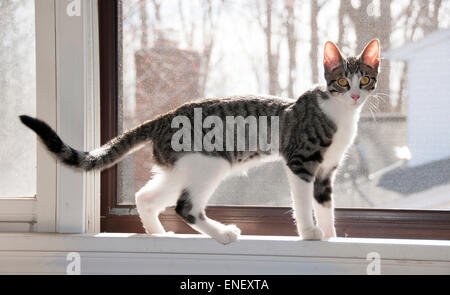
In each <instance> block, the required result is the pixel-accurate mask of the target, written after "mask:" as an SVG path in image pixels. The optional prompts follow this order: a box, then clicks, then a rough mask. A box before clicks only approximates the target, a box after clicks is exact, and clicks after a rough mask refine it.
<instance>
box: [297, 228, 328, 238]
mask: <svg viewBox="0 0 450 295" xmlns="http://www.w3.org/2000/svg"><path fill="white" fill-rule="evenodd" d="M301 235H302V239H303V240H322V239H323V232H322V230H321V229H320V228H319V227H317V226H312V227H309V228H306V229H304V230H303V231H302V233H301Z"/></svg>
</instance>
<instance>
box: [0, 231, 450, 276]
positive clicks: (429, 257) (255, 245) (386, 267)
mask: <svg viewBox="0 0 450 295" xmlns="http://www.w3.org/2000/svg"><path fill="white" fill-rule="evenodd" d="M70 252H77V253H79V254H80V257H81V274H160V275H172V274H189V275H195V274H222V275H240V274H242V275H250V274H279V275H280V274H361V275H365V274H367V268H368V266H369V264H370V263H371V262H372V260H370V259H367V256H368V254H369V253H373V252H376V253H377V254H379V256H380V258H381V260H380V265H379V266H380V268H379V270H380V273H381V274H447V275H448V274H450V241H427V240H389V239H352V238H335V239H332V240H330V241H325V242H324V241H322V242H320V241H301V240H299V238H298V237H267V236H243V237H241V239H240V240H238V241H237V242H236V243H233V244H230V245H226V246H224V245H221V244H219V243H217V242H216V241H215V240H212V239H211V238H208V237H205V236H200V235H174V236H173V237H161V236H159V237H155V236H148V235H141V234H97V235H79V234H75V235H73V234H71V235H63V234H37V233H33V234H0V273H3V274H65V273H66V268H67V266H68V264H69V263H70V261H67V260H66V257H67V254H68V253H70Z"/></svg>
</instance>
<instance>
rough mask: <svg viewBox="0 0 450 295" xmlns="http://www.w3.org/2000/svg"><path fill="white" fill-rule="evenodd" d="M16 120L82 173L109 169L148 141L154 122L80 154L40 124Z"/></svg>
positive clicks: (146, 123)
mask: <svg viewBox="0 0 450 295" xmlns="http://www.w3.org/2000/svg"><path fill="white" fill-rule="evenodd" d="M19 118H20V120H21V121H22V123H23V124H25V125H26V126H28V127H29V128H30V129H32V130H33V131H34V132H36V134H37V135H38V136H39V137H40V138H41V139H42V141H43V142H44V144H45V145H46V146H47V148H48V150H49V151H51V152H52V153H54V154H55V155H56V157H57V158H58V159H59V160H60V161H62V162H63V163H65V164H67V165H69V166H73V167H77V168H81V169H83V170H86V171H89V170H99V169H104V168H107V167H110V166H112V165H114V164H115V163H117V162H118V161H120V160H121V159H122V158H123V157H124V156H126V155H127V154H129V153H131V152H134V151H136V150H137V149H138V148H139V147H142V146H143V145H144V144H145V143H147V142H148V141H150V140H151V139H152V136H153V132H154V129H155V128H154V125H155V122H156V120H154V121H147V122H145V123H143V124H141V125H139V126H137V127H135V128H133V129H130V130H128V131H127V132H125V133H123V134H122V135H120V136H117V137H115V138H113V139H112V140H110V141H109V142H107V143H106V144H104V145H102V146H101V147H99V148H97V149H95V150H93V151H90V152H83V151H78V150H76V149H74V148H72V147H70V146H69V145H67V144H65V143H64V142H63V141H62V140H61V138H60V137H59V136H58V134H56V132H55V131H54V130H53V129H52V128H51V127H50V126H49V125H47V123H45V122H44V121H41V120H39V119H35V118H32V117H29V116H26V115H22V116H20V117H19Z"/></svg>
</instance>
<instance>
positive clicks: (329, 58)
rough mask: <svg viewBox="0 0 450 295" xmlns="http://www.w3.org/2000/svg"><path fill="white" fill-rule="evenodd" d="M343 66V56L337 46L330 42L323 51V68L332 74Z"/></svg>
mask: <svg viewBox="0 0 450 295" xmlns="http://www.w3.org/2000/svg"><path fill="white" fill-rule="evenodd" d="M341 65H342V55H341V52H340V51H339V49H338V48H337V46H336V45H335V44H334V43H333V42H330V41H327V43H325V48H324V50H323V66H324V67H325V72H332V71H333V70H334V69H335V68H337V67H340V66H341Z"/></svg>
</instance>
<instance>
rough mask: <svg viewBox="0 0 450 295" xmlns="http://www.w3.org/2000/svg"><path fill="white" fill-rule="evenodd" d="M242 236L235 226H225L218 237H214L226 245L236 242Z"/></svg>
mask: <svg viewBox="0 0 450 295" xmlns="http://www.w3.org/2000/svg"><path fill="white" fill-rule="evenodd" d="M240 234H241V230H240V229H239V228H238V227H237V226H236V225H234V224H230V225H225V226H224V229H223V230H222V231H221V233H220V234H219V235H217V237H214V238H215V239H216V240H217V241H218V242H219V243H222V244H224V245H226V244H229V243H232V242H234V241H236V240H237V239H238V238H239V236H240Z"/></svg>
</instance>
